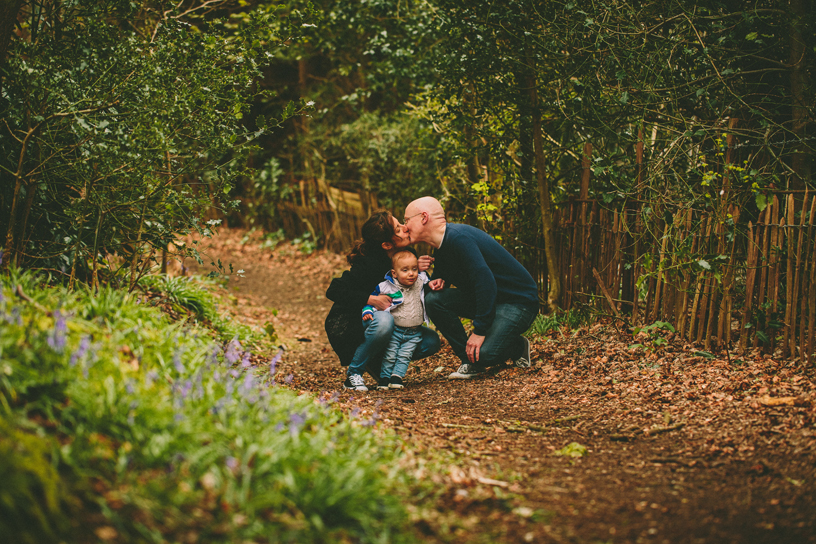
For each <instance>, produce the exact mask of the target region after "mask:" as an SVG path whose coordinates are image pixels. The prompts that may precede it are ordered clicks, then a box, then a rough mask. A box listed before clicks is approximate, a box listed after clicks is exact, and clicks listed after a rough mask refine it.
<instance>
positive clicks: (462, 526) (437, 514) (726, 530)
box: [188, 231, 816, 543]
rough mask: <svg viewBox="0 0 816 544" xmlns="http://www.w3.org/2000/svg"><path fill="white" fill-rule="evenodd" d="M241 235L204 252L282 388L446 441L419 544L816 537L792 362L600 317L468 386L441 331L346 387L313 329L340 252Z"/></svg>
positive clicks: (410, 439) (803, 382)
mask: <svg viewBox="0 0 816 544" xmlns="http://www.w3.org/2000/svg"><path fill="white" fill-rule="evenodd" d="M244 234H245V233H243V232H238V231H225V232H223V233H221V234H220V235H219V236H218V238H217V239H216V240H215V241H214V242H210V244H211V248H210V249H209V250H208V251H209V253H210V256H211V257H212V258H214V259H221V261H222V262H223V263H225V264H226V263H231V264H232V265H233V267H234V268H235V269H236V270H238V269H243V270H244V272H243V273H242V274H241V277H239V276H238V275H235V276H233V277H232V278H231V279H230V281H229V285H228V287H227V291H228V292H229V294H230V300H231V303H232V305H233V306H232V310H233V312H234V313H236V316H237V318H239V319H241V320H242V321H244V322H246V323H248V324H254V325H259V326H263V325H264V324H265V323H270V322H271V323H273V324H274V325H275V326H276V328H277V329H278V331H279V333H280V334H281V337H282V338H284V340H285V342H286V344H287V351H286V353H285V355H284V361H283V363H282V364H281V365H280V369H281V373H280V374H279V375H281V376H287V379H286V380H285V381H286V382H287V383H288V385H289V386H290V387H293V388H295V389H298V390H302V391H309V392H313V393H317V394H320V393H323V392H335V391H338V390H339V391H340V401H341V403H346V404H347V405H356V406H359V408H360V409H361V414H362V416H364V417H372V416H373V417H377V418H378V419H379V421H380V424H381V425H383V426H387V427H390V428H392V429H394V430H395V431H396V432H397V433H398V434H399V435H400V436H401V437H402V438H403V439H404V440H405V441H406V442H407V443H408V444H410V445H411V449H412V450H413V451H414V452H415V453H416V455H417V456H420V457H421V456H422V455H424V454H425V453H426V452H439V451H447V452H448V453H450V454H452V455H450V458H451V459H452V461H451V466H450V470H449V474H448V475H447V476H446V479H445V480H444V481H440V482H438V485H439V486H441V487H440V489H442V490H443V497H442V499H441V500H440V501H438V504H437V505H436V508H435V509H432V512H431V513H426V514H425V518H426V521H424V522H422V523H421V524H420V528H421V529H423V530H424V531H425V533H426V535H427V540H428V541H455V542H576V543H584V542H614V543H627V542H656V543H664V542H668V543H686V542H696V543H719V542H729V543H730V542H735V543H743V542H744V543H762V542H768V543H771V542H774V543H776V542H791V543H794V542H796V543H799V542H816V411H815V410H814V400H816V399H815V398H814V385H813V384H814V381H816V380H814V372H813V370H812V369H805V368H804V365H803V364H802V363H798V362H796V363H787V362H780V361H776V360H774V359H772V358H770V357H769V356H767V355H762V354H760V353H752V354H750V356H748V355H743V356H742V360H739V359H735V358H734V357H733V356H732V357H726V355H725V354H723V355H722V357H720V356H717V357H712V356H710V354H705V353H703V354H701V353H700V352H696V351H695V348H694V347H693V346H684V345H682V344H680V343H678V342H676V341H673V340H672V339H671V338H669V340H670V342H669V344H668V345H667V346H665V347H660V348H656V349H655V350H654V351H649V350H646V351H644V350H632V349H629V344H631V343H632V342H633V341H632V339H631V337H629V338H627V337H626V336H625V335H623V334H622V333H619V332H618V331H617V330H616V329H615V328H613V327H611V326H604V325H596V326H593V327H592V328H590V329H587V328H585V329H582V330H580V331H578V332H577V333H576V332H573V331H567V330H566V329H564V330H563V331H562V332H556V333H552V334H550V335H549V336H546V337H539V338H537V339H536V340H535V342H534V345H533V358H534V360H535V364H534V365H533V367H532V368H530V369H526V370H518V369H514V368H508V369H504V370H501V371H499V372H497V373H494V374H493V375H490V376H488V377H485V378H483V379H478V380H473V381H449V380H447V379H446V376H447V375H448V374H449V373H450V372H452V371H453V370H454V369H455V368H456V367H457V366H458V365H457V363H456V361H455V360H454V358H453V357H452V355H451V352H450V349H449V347H447V345H446V344H445V342H444V341H443V349H442V351H441V352H440V353H439V354H437V355H435V356H434V357H431V358H429V359H427V360H424V361H420V362H419V363H418V364H416V365H414V366H412V368H411V369H410V370H409V373H408V375H407V382H408V386H407V387H406V389H405V390H403V391H399V392H394V391H388V392H379V391H371V392H369V393H365V394H360V393H356V394H354V395H352V394H349V393H345V392H343V391H342V388H341V387H340V384H341V381H342V379H343V377H344V372H343V370H342V369H341V367H340V366H339V363H338V360H337V358H336V356H335V355H334V353H333V352H332V350H331V348H330V347H329V344H328V341H327V339H326V334H325V332H324V330H323V319H324V317H325V315H326V313H327V312H328V310H329V307H330V303H329V301H327V300H326V299H325V297H324V294H325V290H326V287H327V286H328V284H329V281H330V280H331V278H332V277H333V276H334V275H336V274H339V273H340V272H342V270H344V269H345V260H344V258H343V257H342V256H338V255H333V254H328V253H323V252H316V253H314V254H312V255H310V256H304V255H302V254H300V253H299V252H298V251H297V250H296V248H293V247H292V246H291V245H288V244H287V245H285V246H283V247H279V248H277V249H276V250H274V251H270V250H263V249H261V247H260V245H259V241H258V240H257V239H253V240H251V241H249V242H248V243H243V244H242V243H241V239H242V237H243V235H244ZM188 264H189V263H188ZM193 269H194V270H197V271H199V272H200V271H202V269H200V268H197V267H193ZM647 345H648V342H647ZM572 443H576V444H578V446H573V447H572V450H570V448H567V450H564V448H565V446H568V445H569V444H572ZM581 447H583V448H585V453H584V454H583V455H581V456H576V457H571V456H569V455H556V453H557V452H559V451H561V452H562V453H569V452H570V451H574V452H575V453H576V455H578V454H579V453H580V451H581ZM453 459H455V461H453Z"/></svg>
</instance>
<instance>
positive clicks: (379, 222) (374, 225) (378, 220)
mask: <svg viewBox="0 0 816 544" xmlns="http://www.w3.org/2000/svg"><path fill="white" fill-rule="evenodd" d="M392 217H393V216H392V215H391V212H388V211H381V212H376V213H374V214H373V215H372V216H371V217H369V218H368V219H367V220H366V222H365V223H364V224H363V229H362V230H363V237H362V238H361V239H360V240H357V241H355V242H354V245H353V246H352V248H351V251H350V252H349V254H348V255H346V260H347V261H348V262H349V264H354V261H355V260H357V259H358V258H359V257H365V256H366V255H372V254H373V253H375V252H377V251H385V250H383V248H382V244H383V242H392V243H393V242H394V237H395V236H396V235H397V233H396V232H395V231H394V222H393V221H391V218H392Z"/></svg>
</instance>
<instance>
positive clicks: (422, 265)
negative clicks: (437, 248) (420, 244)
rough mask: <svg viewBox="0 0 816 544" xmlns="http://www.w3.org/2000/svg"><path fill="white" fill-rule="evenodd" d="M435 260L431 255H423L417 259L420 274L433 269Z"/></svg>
mask: <svg viewBox="0 0 816 544" xmlns="http://www.w3.org/2000/svg"><path fill="white" fill-rule="evenodd" d="M433 262H434V258H433V257H431V256H430V255H422V256H421V257H419V258H418V259H417V268H419V271H420V272H425V271H426V270H428V269H429V268H430V267H431V264H433Z"/></svg>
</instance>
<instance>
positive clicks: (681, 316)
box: [675, 209, 697, 336]
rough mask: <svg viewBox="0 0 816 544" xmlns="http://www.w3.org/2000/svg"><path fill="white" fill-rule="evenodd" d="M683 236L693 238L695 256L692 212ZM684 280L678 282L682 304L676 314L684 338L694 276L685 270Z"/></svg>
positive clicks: (695, 242)
mask: <svg viewBox="0 0 816 544" xmlns="http://www.w3.org/2000/svg"><path fill="white" fill-rule="evenodd" d="M683 234H684V235H685V236H691V254H692V255H695V252H696V250H697V237H696V236H695V235H694V231H692V230H691V210H690V209H689V210H686V220H685V223H684V228H683ZM682 275H683V279H682V281H681V280H678V281H680V290H681V293H680V303H679V304H678V305H677V311H676V313H675V322H676V323H677V332H678V334H679V335H680V336H684V335H685V332H686V324H687V323H688V303H689V288H690V287H691V278H692V274H691V272H690V271H689V270H688V269H687V268H684V269H683V272H682Z"/></svg>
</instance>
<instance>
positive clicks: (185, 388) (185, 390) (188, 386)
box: [180, 380, 193, 399]
mask: <svg viewBox="0 0 816 544" xmlns="http://www.w3.org/2000/svg"><path fill="white" fill-rule="evenodd" d="M192 389H193V382H191V381H190V380H187V381H185V382H184V384H183V385H182V386H181V389H180V393H181V398H183V399H186V398H187V395H189V394H190V391H191V390H192Z"/></svg>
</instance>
